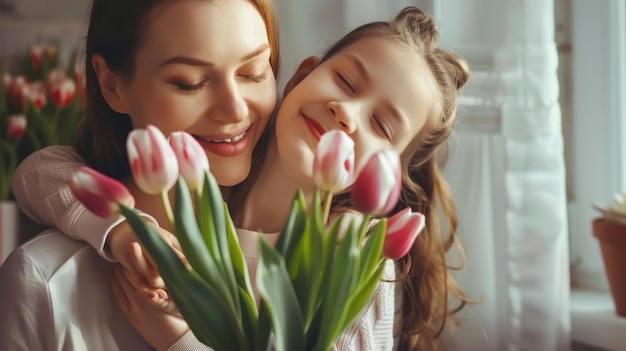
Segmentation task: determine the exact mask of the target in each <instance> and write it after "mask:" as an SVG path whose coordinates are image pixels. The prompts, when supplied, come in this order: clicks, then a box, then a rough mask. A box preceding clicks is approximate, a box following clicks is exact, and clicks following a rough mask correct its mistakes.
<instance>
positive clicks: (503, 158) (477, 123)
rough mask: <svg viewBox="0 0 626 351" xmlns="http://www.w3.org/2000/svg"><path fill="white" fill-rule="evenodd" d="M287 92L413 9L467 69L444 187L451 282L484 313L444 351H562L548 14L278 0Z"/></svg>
mask: <svg viewBox="0 0 626 351" xmlns="http://www.w3.org/2000/svg"><path fill="white" fill-rule="evenodd" d="M276 2H277V5H278V11H279V14H280V25H281V28H280V29H281V44H282V49H283V51H282V54H283V70H282V72H283V73H282V79H281V81H282V82H284V81H285V80H286V79H288V77H289V74H291V73H292V72H293V70H294V69H295V67H296V65H297V63H298V62H299V61H300V60H301V59H302V58H304V57H306V56H308V55H310V54H315V53H319V52H320V51H322V50H323V49H324V48H326V47H327V46H328V45H330V43H332V42H333V41H334V40H335V39H337V38H338V37H340V36H341V35H342V34H344V33H345V32H346V31H347V30H348V29H352V28H353V27H355V26H356V25H358V24H361V23H363V22H366V21H370V20H374V19H389V18H390V17H391V16H392V15H393V14H394V13H396V12H397V11H398V10H399V9H400V8H402V7H404V6H407V5H417V6H419V7H421V8H422V9H424V10H426V11H427V12H429V13H431V14H433V15H434V16H435V18H436V19H437V20H438V22H439V24H440V33H441V45H442V46H443V47H445V48H448V49H452V50H453V51H456V52H458V53H460V54H461V55H463V56H464V57H465V58H467V59H468V61H469V63H470V66H471V69H472V76H471V78H470V81H469V82H468V84H467V85H466V87H465V89H464V91H463V96H462V98H461V100H460V106H459V120H460V122H459V124H458V125H457V127H456V129H455V135H454V137H453V140H452V141H453V142H452V150H451V153H450V158H449V161H448V164H447V166H446V178H447V179H448V181H449V183H450V186H451V188H452V192H453V195H454V198H455V201H456V204H457V208H458V212H459V223H460V236H461V240H462V243H463V245H464V247H465V249H466V252H467V257H468V262H469V264H468V266H467V268H466V269H465V270H464V271H462V272H460V273H459V274H457V279H458V280H459V282H460V283H461V285H462V287H463V289H464V290H465V291H466V292H467V293H468V294H469V295H470V297H472V298H477V299H482V300H483V302H482V303H481V304H479V305H473V306H470V307H467V308H466V309H465V310H464V311H463V313H462V315H461V322H462V324H461V326H460V327H459V328H458V329H454V330H450V331H448V332H447V333H446V335H445V337H446V341H447V346H448V349H450V350H493V351H496V350H498V351H499V350H540V351H542V350H550V351H551V350H567V349H569V344H570V338H569V330H570V326H569V302H568V300H569V270H568V267H569V260H568V248H567V245H568V240H567V217H566V195H565V166H564V159H563V137H562V133H561V113H560V108H559V104H558V93H559V91H558V80H557V67H558V60H557V51H556V44H555V40H554V4H553V2H551V1H546V0H524V1H522V0H465V1H453V0H423V1H399V0H396V1H374V0H343V1H340V0H319V1H315V2H310V1H293V0H277V1H276Z"/></svg>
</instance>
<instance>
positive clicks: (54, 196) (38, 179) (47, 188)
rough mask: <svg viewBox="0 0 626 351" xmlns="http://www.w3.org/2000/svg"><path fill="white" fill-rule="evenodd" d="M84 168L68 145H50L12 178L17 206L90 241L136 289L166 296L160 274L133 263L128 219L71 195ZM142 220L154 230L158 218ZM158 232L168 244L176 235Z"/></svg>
mask: <svg viewBox="0 0 626 351" xmlns="http://www.w3.org/2000/svg"><path fill="white" fill-rule="evenodd" d="M83 165H85V162H84V160H83V159H82V158H81V157H80V156H79V155H78V154H77V153H76V151H75V150H74V149H73V148H72V147H69V146H49V147H46V148H44V149H41V150H39V151H36V152H34V153H33V154H31V155H30V156H28V157H27V158H26V159H25V160H24V161H22V163H21V164H20V165H19V166H18V168H17V170H16V171H15V174H14V175H13V184H12V185H13V193H14V195H15V198H16V200H17V204H18V206H19V207H20V209H21V210H22V211H24V213H26V215H28V216H29V217H30V218H32V219H33V220H34V221H36V222H38V223H40V224H43V225H46V226H50V227H55V228H57V229H59V231H61V232H62V233H63V234H65V235H67V236H69V237H70V238H72V239H75V240H81V241H86V242H87V243H88V244H89V245H91V246H92V247H93V248H94V249H96V251H97V252H98V253H99V254H100V255H101V256H103V257H104V258H106V259H107V260H109V261H114V262H120V263H121V264H122V265H123V266H124V267H126V268H128V269H129V270H130V271H131V272H132V274H133V276H134V277H135V279H134V280H133V282H134V283H135V285H136V286H137V287H138V288H142V289H144V290H148V289H150V288H154V289H155V291H156V292H162V291H163V289H164V288H165V286H164V284H163V282H162V280H161V279H160V277H159V275H158V273H157V272H155V271H154V270H143V271H142V270H140V269H138V268H137V267H136V266H135V265H134V264H133V263H132V262H131V261H130V257H129V256H128V254H127V252H128V246H129V244H130V243H132V242H136V241H137V238H136V237H135V235H134V232H133V231H132V229H131V228H130V226H129V225H128V224H127V223H126V222H125V221H124V217H122V216H119V217H117V218H114V219H104V218H100V217H98V216H96V215H94V214H93V213H91V212H90V211H88V210H87V209H86V207H85V206H83V204H82V203H80V201H78V200H77V199H76V197H75V196H74V194H73V193H72V190H71V189H70V187H69V185H68V180H69V179H71V178H72V175H73V173H74V171H75V170H76V169H77V168H78V167H80V166H83ZM142 216H143V217H144V218H145V219H147V220H148V221H150V222H152V223H154V224H155V227H156V221H155V220H154V218H152V217H151V216H149V215H147V214H145V213H142ZM157 229H158V230H159V232H160V233H161V234H162V235H163V237H164V238H165V239H166V240H169V238H170V237H172V235H171V234H170V233H168V232H167V231H165V230H163V229H161V228H157ZM169 241H170V242H171V240H169Z"/></svg>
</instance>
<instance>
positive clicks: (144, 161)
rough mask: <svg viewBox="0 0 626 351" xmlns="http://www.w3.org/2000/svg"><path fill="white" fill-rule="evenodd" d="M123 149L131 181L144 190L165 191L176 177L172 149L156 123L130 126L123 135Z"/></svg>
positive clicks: (149, 191)
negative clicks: (124, 142) (130, 173)
mask: <svg viewBox="0 0 626 351" xmlns="http://www.w3.org/2000/svg"><path fill="white" fill-rule="evenodd" d="M126 152H127V153H128V161H129V163H130V169H131V171H132V173H133V177H134V179H135V182H136V183H137V186H139V188H140V189H141V190H143V191H145V192H146V193H148V194H153V195H156V194H160V193H162V192H164V191H168V190H169V189H170V188H171V187H172V186H173V185H174V183H175V182H176V179H178V162H177V161H176V155H175V154H174V150H172V148H171V147H170V146H169V144H168V143H167V140H166V139H165V136H163V133H161V131H160V130H159V129H158V128H157V127H155V126H153V125H148V126H147V127H146V129H134V130H132V131H131V132H130V133H129V134H128V139H126Z"/></svg>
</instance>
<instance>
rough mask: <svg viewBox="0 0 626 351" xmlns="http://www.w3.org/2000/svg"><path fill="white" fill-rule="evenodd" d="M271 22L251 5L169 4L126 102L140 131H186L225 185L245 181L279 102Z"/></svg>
mask: <svg viewBox="0 0 626 351" xmlns="http://www.w3.org/2000/svg"><path fill="white" fill-rule="evenodd" d="M269 58H270V47H269V41H268V37H267V32H266V27H265V23H264V21H263V18H262V17H261V15H260V14H259V12H258V10H257V9H256V7H255V5H254V4H253V3H251V2H249V1H245V0H223V1H206V0H204V1H203V0H185V1H168V2H165V3H164V4H163V5H159V6H158V7H157V8H156V9H154V10H153V12H152V13H151V14H150V15H149V16H148V26H147V28H146V32H145V37H144V41H143V43H142V44H141V45H140V47H139V48H138V50H137V52H136V56H135V73H134V76H133V77H132V78H131V79H130V80H127V81H124V82H123V83H122V84H121V88H120V89H119V96H120V99H121V100H122V101H123V105H124V106H125V111H118V112H125V113H127V114H129V115H130V117H131V120H132V123H133V127H134V128H140V127H145V126H146V125H147V124H153V125H155V126H157V127H158V128H160V129H161V131H163V133H164V134H165V135H166V136H167V135H169V134H170V133H171V132H173V131H177V130H185V131H187V132H189V133H190V134H192V135H193V136H194V137H195V138H196V139H197V140H198V141H200V143H201V144H202V146H203V147H204V149H205V150H206V153H207V156H208V157H209V162H210V167H211V172H212V173H213V174H214V175H215V177H216V179H217V180H218V182H219V183H220V184H221V185H234V184H237V183H239V182H241V181H242V180H244V179H245V178H246V177H247V175H248V173H249V171H250V164H251V157H252V150H253V148H254V146H255V144H256V143H257V141H258V140H259V137H260V135H261V133H262V132H263V129H264V128H265V126H266V124H267V122H268V119H269V116H270V114H271V113H272V111H273V109H274V107H275V105H276V81H275V77H274V74H273V72H272V68H271V66H270V61H269Z"/></svg>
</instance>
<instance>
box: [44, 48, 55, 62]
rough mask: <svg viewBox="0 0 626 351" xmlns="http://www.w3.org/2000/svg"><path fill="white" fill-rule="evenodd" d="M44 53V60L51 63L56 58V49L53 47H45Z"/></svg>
mask: <svg viewBox="0 0 626 351" xmlns="http://www.w3.org/2000/svg"><path fill="white" fill-rule="evenodd" d="M45 52H46V58H47V59H48V60H50V61H52V60H54V59H55V58H56V56H57V47H56V46H54V45H46V47H45Z"/></svg>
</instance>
